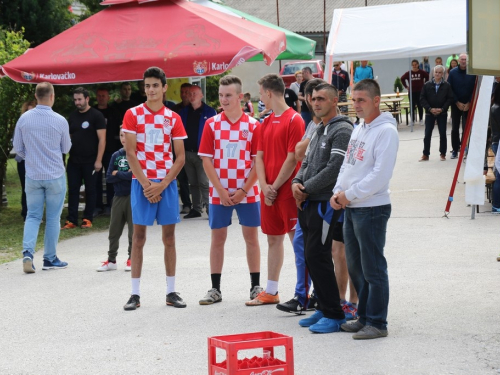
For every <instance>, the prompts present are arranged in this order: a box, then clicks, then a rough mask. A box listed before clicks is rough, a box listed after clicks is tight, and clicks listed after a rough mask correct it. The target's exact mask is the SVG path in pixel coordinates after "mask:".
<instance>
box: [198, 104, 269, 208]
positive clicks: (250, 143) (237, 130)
mask: <svg viewBox="0 0 500 375" xmlns="http://www.w3.org/2000/svg"><path fill="white" fill-rule="evenodd" d="M259 125H260V124H259V122H258V121H257V120H255V119H254V118H253V117H250V116H248V115H247V114H246V113H243V114H242V115H241V117H240V119H239V120H238V121H237V122H236V123H234V124H233V123H231V121H229V119H228V118H227V117H226V114H225V113H224V112H222V113H220V114H218V115H216V116H214V117H212V118H210V119H208V120H207V122H206V123H205V127H204V128H203V135H202V136H201V142H200V147H199V152H198V155H200V156H209V157H211V158H213V161H212V162H213V165H214V168H215V171H216V172H217V176H219V180H220V182H221V184H222V186H223V187H224V189H226V190H227V191H229V192H230V193H232V192H234V191H236V190H237V189H241V188H242V187H243V186H244V185H245V182H246V180H247V178H248V175H249V174H250V171H251V169H252V167H253V158H254V157H255V155H257V145H258V142H259V137H258V129H259ZM209 197H210V203H212V204H221V203H220V197H219V194H218V193H217V190H215V189H214V187H213V185H212V182H210V187H209ZM258 201H259V187H258V186H257V183H255V184H254V186H252V188H251V189H249V190H248V191H247V196H246V197H245V198H243V200H242V201H241V203H255V202H258Z"/></svg>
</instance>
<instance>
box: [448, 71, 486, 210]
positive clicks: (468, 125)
mask: <svg viewBox="0 0 500 375" xmlns="http://www.w3.org/2000/svg"><path fill="white" fill-rule="evenodd" d="M472 92H473V95H472V99H471V103H472V105H471V106H470V108H469V113H468V114H467V121H466V126H465V130H464V132H463V133H462V144H461V145H460V155H459V156H458V163H457V168H456V169H455V175H454V176H453V181H452V183H451V188H450V195H449V196H448V202H446V207H445V209H444V216H445V217H448V214H449V213H450V207H451V203H452V202H453V194H455V187H456V185H457V179H458V174H459V173H460V167H461V166H462V161H463V159H464V150H465V148H466V147H467V139H469V134H470V130H471V128H472V119H473V118H474V113H475V112H476V103H477V99H478V97H479V82H478V79H477V77H476V83H475V84H474V91H472Z"/></svg>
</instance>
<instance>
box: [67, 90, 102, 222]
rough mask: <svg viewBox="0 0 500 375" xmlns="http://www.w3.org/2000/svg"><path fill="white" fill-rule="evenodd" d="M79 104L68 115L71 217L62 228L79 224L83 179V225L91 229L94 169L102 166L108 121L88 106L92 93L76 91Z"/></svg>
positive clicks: (68, 168)
mask: <svg viewBox="0 0 500 375" xmlns="http://www.w3.org/2000/svg"><path fill="white" fill-rule="evenodd" d="M73 100H74V103H75V106H76V109H77V110H76V111H74V112H73V113H72V114H71V115H70V116H69V120H68V123H69V135H70V137H71V143H72V146H71V150H70V151H69V160H68V164H67V166H66V172H67V174H68V217H67V221H66V223H65V225H64V227H63V228H62V229H72V228H76V227H77V226H78V200H79V196H80V186H81V184H82V180H83V182H84V184H85V211H84V212H83V222H82V225H81V228H91V227H92V218H93V214H94V208H95V199H96V198H95V172H99V171H100V170H101V169H102V157H103V155H104V149H105V147H106V120H105V118H104V116H103V115H102V113H101V112H99V111H98V110H97V109H95V108H92V107H91V106H90V105H89V92H88V91H87V90H85V89H84V88H83V87H78V88H77V89H76V90H75V91H74V92H73Z"/></svg>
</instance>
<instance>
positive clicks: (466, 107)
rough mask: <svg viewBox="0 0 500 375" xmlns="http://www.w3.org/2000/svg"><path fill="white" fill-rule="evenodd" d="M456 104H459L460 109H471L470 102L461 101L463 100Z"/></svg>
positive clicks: (465, 110)
mask: <svg viewBox="0 0 500 375" xmlns="http://www.w3.org/2000/svg"><path fill="white" fill-rule="evenodd" d="M456 105H457V108H458V109H459V110H461V111H464V112H467V111H468V110H469V106H470V102H469V103H465V104H464V103H461V102H457V103H456Z"/></svg>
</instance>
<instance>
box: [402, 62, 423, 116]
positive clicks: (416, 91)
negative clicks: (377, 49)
mask: <svg viewBox="0 0 500 375" xmlns="http://www.w3.org/2000/svg"><path fill="white" fill-rule="evenodd" d="M410 74H411V87H410ZM428 80H429V74H428V73H427V72H426V71H425V70H422V69H420V68H419V67H418V60H412V62H411V70H410V71H408V72H406V73H405V74H403V75H402V76H401V82H402V83H403V86H404V87H405V88H406V89H407V90H408V93H409V95H410V101H411V102H410V107H411V110H412V121H413V122H415V120H416V118H417V116H416V114H415V107H417V108H418V118H419V119H420V123H422V122H423V121H424V108H423V107H422V104H420V93H421V92H422V89H423V88H424V83H425V82H427V81H428ZM410 91H411V92H410Z"/></svg>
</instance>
